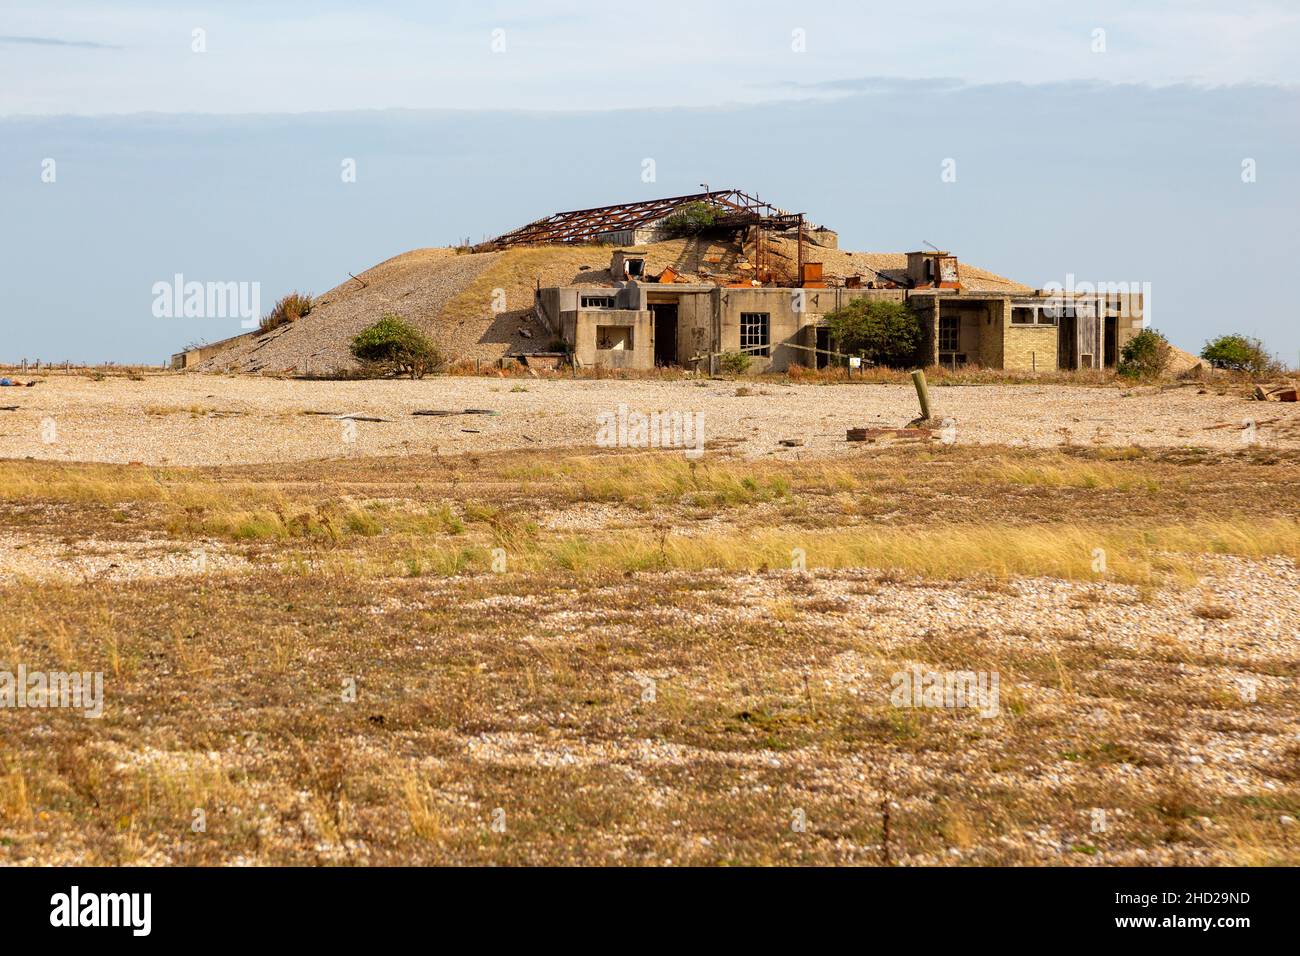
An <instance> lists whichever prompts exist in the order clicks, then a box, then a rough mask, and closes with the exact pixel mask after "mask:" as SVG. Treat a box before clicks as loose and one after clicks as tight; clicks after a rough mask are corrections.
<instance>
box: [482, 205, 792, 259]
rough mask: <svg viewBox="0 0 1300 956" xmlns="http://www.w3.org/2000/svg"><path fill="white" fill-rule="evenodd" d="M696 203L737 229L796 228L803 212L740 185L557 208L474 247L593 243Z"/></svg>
mask: <svg viewBox="0 0 1300 956" xmlns="http://www.w3.org/2000/svg"><path fill="white" fill-rule="evenodd" d="M695 203H707V204H709V205H712V206H716V207H718V212H719V217H718V220H717V223H716V224H717V225H718V226H719V227H721V228H728V227H731V228H740V227H743V226H747V225H753V224H756V223H757V224H762V225H765V226H768V227H787V228H788V227H795V226H798V225H799V224H800V223H801V222H802V221H803V214H802V213H792V212H788V211H786V210H784V209H781V208H779V207H777V206H773V205H772V204H771V203H769V202H765V201H764V200H762V199H759V198H758V197H757V196H751V195H749V194H748V193H745V192H742V191H741V190H739V189H714V190H710V191H708V192H702V193H692V194H691V195H689V196H669V197H667V198H664V199H645V200H641V201H639V202H625V203H618V204H616V205H613V206H594V207H592V208H591V209H574V210H571V211H569V212H557V213H555V214H554V215H551V216H547V217H545V218H543V219H538V220H536V221H534V222H530V223H529V224H528V225H526V226H520V227H519V228H518V229H514V230H512V231H510V232H507V233H504V234H502V235H500V236H497V237H496V238H495V239H490V240H488V241H487V242H485V243H482V244H481V245H480V246H476V247H475V250H474V251H476V252H479V251H488V250H491V249H508V248H510V247H511V246H522V245H531V244H536V243H554V242H569V243H575V242H596V241H597V240H599V239H600V238H601V237H603V236H608V235H610V234H611V233H616V232H622V231H625V230H634V229H640V228H644V227H647V226H650V225H652V224H654V223H657V222H659V221H660V220H663V219H665V218H667V217H668V216H671V215H672V214H673V213H675V212H678V211H680V210H681V209H683V208H684V207H686V206H691V205H694V204H695Z"/></svg>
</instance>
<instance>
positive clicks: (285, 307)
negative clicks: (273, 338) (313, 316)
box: [259, 292, 312, 332]
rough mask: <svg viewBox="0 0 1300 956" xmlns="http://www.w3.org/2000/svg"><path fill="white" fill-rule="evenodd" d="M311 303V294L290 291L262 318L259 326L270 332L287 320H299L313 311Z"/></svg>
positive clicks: (262, 329)
mask: <svg viewBox="0 0 1300 956" xmlns="http://www.w3.org/2000/svg"><path fill="white" fill-rule="evenodd" d="M311 305H312V297H311V295H310V294H307V295H303V294H302V293H301V292H290V293H289V294H288V295H286V296H284V297H283V298H282V299H280V301H279V302H277V303H276V304H275V308H273V309H272V310H271V311H270V314H268V315H267V316H266V317H265V318H263V319H262V321H261V323H260V326H259V327H260V328H261V331H263V332H270V331H271V330H272V329H274V328H278V327H280V326H281V325H284V324H285V323H286V322H297V321H298V320H299V319H301V318H302V317H303V316H304V315H306V314H308V313H309V312H311Z"/></svg>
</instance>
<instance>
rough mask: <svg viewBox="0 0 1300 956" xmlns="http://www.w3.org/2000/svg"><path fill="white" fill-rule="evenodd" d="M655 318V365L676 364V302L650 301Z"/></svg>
mask: <svg viewBox="0 0 1300 956" xmlns="http://www.w3.org/2000/svg"><path fill="white" fill-rule="evenodd" d="M650 311H651V312H652V313H654V320H655V366H656V367H663V366H668V365H676V364H677V303H675V302H673V303H666V302H665V303H658V302H651V303H650Z"/></svg>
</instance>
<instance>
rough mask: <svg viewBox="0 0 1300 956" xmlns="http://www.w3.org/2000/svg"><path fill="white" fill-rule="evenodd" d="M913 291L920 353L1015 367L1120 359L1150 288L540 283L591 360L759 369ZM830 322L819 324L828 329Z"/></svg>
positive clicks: (781, 365)
mask: <svg viewBox="0 0 1300 956" xmlns="http://www.w3.org/2000/svg"><path fill="white" fill-rule="evenodd" d="M860 298H879V299H892V300H894V301H900V302H906V303H908V305H909V306H911V308H913V309H914V310H915V311H916V312H917V314H918V315H919V317H920V318H921V327H922V331H923V346H922V352H921V355H919V356H918V363H921V362H924V363H925V364H931V365H940V364H942V365H951V366H961V365H972V366H982V367H984V368H1003V369H1012V370H1018V371H1040V372H1045V371H1055V370H1057V369H1061V368H1072V369H1078V368H1105V367H1110V366H1113V365H1114V364H1115V362H1116V359H1117V357H1118V352H1119V349H1120V348H1122V347H1123V345H1124V343H1125V342H1127V341H1128V339H1130V338H1131V337H1132V336H1133V335H1134V334H1136V332H1137V331H1138V330H1139V329H1140V328H1141V327H1142V320H1141V296H1135V297H1130V299H1131V301H1128V302H1122V303H1121V302H1116V301H1113V300H1112V301H1107V299H1106V297H1104V296H1075V297H1071V298H1068V299H1067V298H1064V297H1060V296H1049V295H1043V294H1038V295H1029V296H1026V295H1010V294H1005V293H987V292H980V293H965V292H961V291H958V290H947V289H926V290H907V289H847V288H828V289H805V288H744V287H728V286H716V285H704V284H690V285H688V284H666V285H659V284H656V283H637V282H627V283H623V284H621V285H620V286H618V287H615V288H610V287H606V286H566V287H559V288H549V289H542V290H541V291H540V292H539V293H538V311H539V315H541V316H542V317H543V320H544V321H545V322H546V323H547V325H548V326H549V327H550V328H551V330H552V331H553V332H554V333H555V334H556V335H557V336H558V337H560V338H562V339H563V340H564V342H565V344H566V346H567V347H568V348H569V350H570V351H571V352H572V353H573V355H574V358H575V359H576V361H577V362H578V363H580V364H581V365H585V366H594V365H605V366H609V367H611V368H629V369H651V368H654V367H656V366H666V365H676V366H682V367H690V368H699V369H704V370H707V369H709V368H710V365H709V363H710V361H711V358H710V357H711V356H716V355H718V354H720V353H727V352H744V353H745V354H747V355H749V356H750V359H751V362H750V371H751V372H754V373H761V372H780V371H784V370H785V369H787V368H789V367H790V366H791V365H805V366H814V365H820V364H825V358H824V357H822V359H821V361H820V362H819V361H818V353H817V352H816V351H815V350H816V349H822V350H827V349H832V350H833V349H834V343H833V341H831V340H830V338H829V336H828V334H827V332H826V331H825V316H826V315H827V314H828V313H830V312H833V311H835V310H836V309H838V308H840V307H841V306H844V305H847V304H848V303H849V302H851V301H853V300H854V299H860ZM819 330H821V331H819Z"/></svg>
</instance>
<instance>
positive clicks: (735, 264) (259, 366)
mask: <svg viewBox="0 0 1300 956" xmlns="http://www.w3.org/2000/svg"><path fill="white" fill-rule="evenodd" d="M764 249H765V257H766V258H769V259H772V260H773V263H774V265H778V264H780V263H779V262H778V260H787V261H786V264H787V265H789V266H790V267H791V268H793V264H794V262H795V257H796V256H797V249H796V246H795V244H794V243H793V242H791V241H789V240H781V239H775V238H774V239H772V240H771V241H770V242H765V243H764ZM612 251H613V249H612V247H610V246H603V245H601V246H598V245H591V246H536V247H531V248H518V249H508V250H505V251H503V252H482V253H467V252H461V251H458V250H456V249H416V250H413V251H411V252H407V253H404V254H402V255H400V256H396V257H394V258H392V259H389V260H387V261H386V262H382V263H380V264H379V265H377V266H375V267H373V268H372V269H369V270H367V271H366V272H363V273H361V275H359V276H357V277H356V278H349V279H348V280H347V281H346V282H344V283H342V284H341V285H339V286H337V287H336V288H334V289H331V290H330V291H329V292H327V293H325V294H324V295H322V296H318V297H317V298H316V300H315V303H314V305H313V308H312V311H311V313H310V314H308V315H306V316H304V317H303V318H301V319H299V320H298V321H296V322H291V323H288V324H285V325H282V326H280V327H279V328H276V329H272V330H271V331H269V332H260V331H258V332H252V333H250V334H248V335H244V336H239V337H237V338H234V339H231V340H230V341H229V346H228V347H227V348H225V349H223V350H222V351H220V352H218V353H217V354H216V355H214V356H212V357H210V358H209V359H207V360H206V361H204V362H202V363H200V364H199V365H197V366H195V369H196V370H197V371H203V372H245V373H256V372H264V373H267V374H298V375H301V374H315V375H321V374H329V373H333V372H336V371H345V370H348V369H351V368H354V367H355V365H356V362H355V360H354V359H353V358H352V356H351V354H350V353H349V351H348V345H349V343H350V342H351V341H352V339H353V338H354V337H355V336H356V335H357V333H358V332H360V331H361V330H362V329H364V328H366V327H367V326H369V325H372V324H373V323H375V322H377V321H379V319H380V318H382V317H383V316H384V315H385V314H386V313H390V312H392V313H396V314H397V315H400V316H401V317H402V318H403V319H404V320H406V321H407V322H410V323H411V324H412V325H415V326H416V327H417V328H420V329H421V330H423V331H424V332H425V333H426V334H427V335H428V336H429V337H430V338H431V339H432V340H433V341H434V343H435V344H436V345H437V346H438V347H439V349H440V350H441V351H442V352H443V354H444V355H445V356H447V357H448V358H450V359H452V360H460V361H463V360H469V361H473V360H475V359H479V360H483V361H488V362H491V361H495V360H496V359H499V358H501V357H502V356H506V355H517V354H519V353H522V352H538V351H546V350H547V349H548V346H549V345H550V344H551V340H552V339H553V337H554V336H553V334H552V333H551V332H550V331H549V330H547V329H545V328H544V327H542V326H541V325H540V324H538V323H537V321H536V319H535V317H534V315H533V292H534V289H536V288H537V287H538V286H539V285H540V286H556V285H574V284H584V285H612V284H613V279H612V278H611V276H610V274H609V263H610V255H611V253H612ZM637 251H638V252H640V253H642V254H643V255H645V257H646V268H647V271H648V272H649V273H650V274H651V275H657V274H659V273H660V272H662V271H663V270H664V269H665V268H667V267H669V266H671V267H672V268H673V269H674V270H675V271H676V272H677V273H678V274H679V275H680V276H682V278H684V279H686V280H688V281H696V282H720V281H725V280H729V279H736V278H743V277H744V276H745V275H747V274H752V272H751V273H746V272H745V271H744V270H745V269H746V268H747V266H746V265H745V263H746V255H745V253H746V252H751V253H752V245H750V246H746V247H745V248H744V249H743V250H742V248H741V247H740V245H739V244H737V243H736V242H734V241H733V242H728V241H723V240H710V239H706V238H690V239H674V240H670V241H667V242H659V243H653V244H650V245H646V246H640V247H638V248H637ZM805 253H806V257H807V258H808V259H809V260H810V261H817V260H819V259H821V260H825V264H826V269H827V274H828V276H833V277H843V276H846V275H853V274H861V273H863V272H864V267H865V268H866V269H875V270H880V271H888V272H889V273H899V272H901V270H903V269H904V268H905V267H906V264H907V257H906V255H905V254H902V253H872V252H857V253H854V252H845V251H842V250H838V249H822V248H820V247H818V246H815V245H812V244H809V245H808V246H806V247H805ZM867 274H868V277H870V272H869V271H868V273H867ZM962 278H963V281H964V282H965V283H966V285H967V287H968V288H971V289H973V290H984V289H1010V290H1027V289H1028V287H1027V286H1022V285H1020V284H1019V283H1015V282H1012V281H1011V280H1009V279H1004V278H1003V277H1001V276H997V275H994V274H993V273H991V272H986V271H984V270H983V269H978V268H976V267H975V266H970V265H967V264H965V263H963V264H962Z"/></svg>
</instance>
